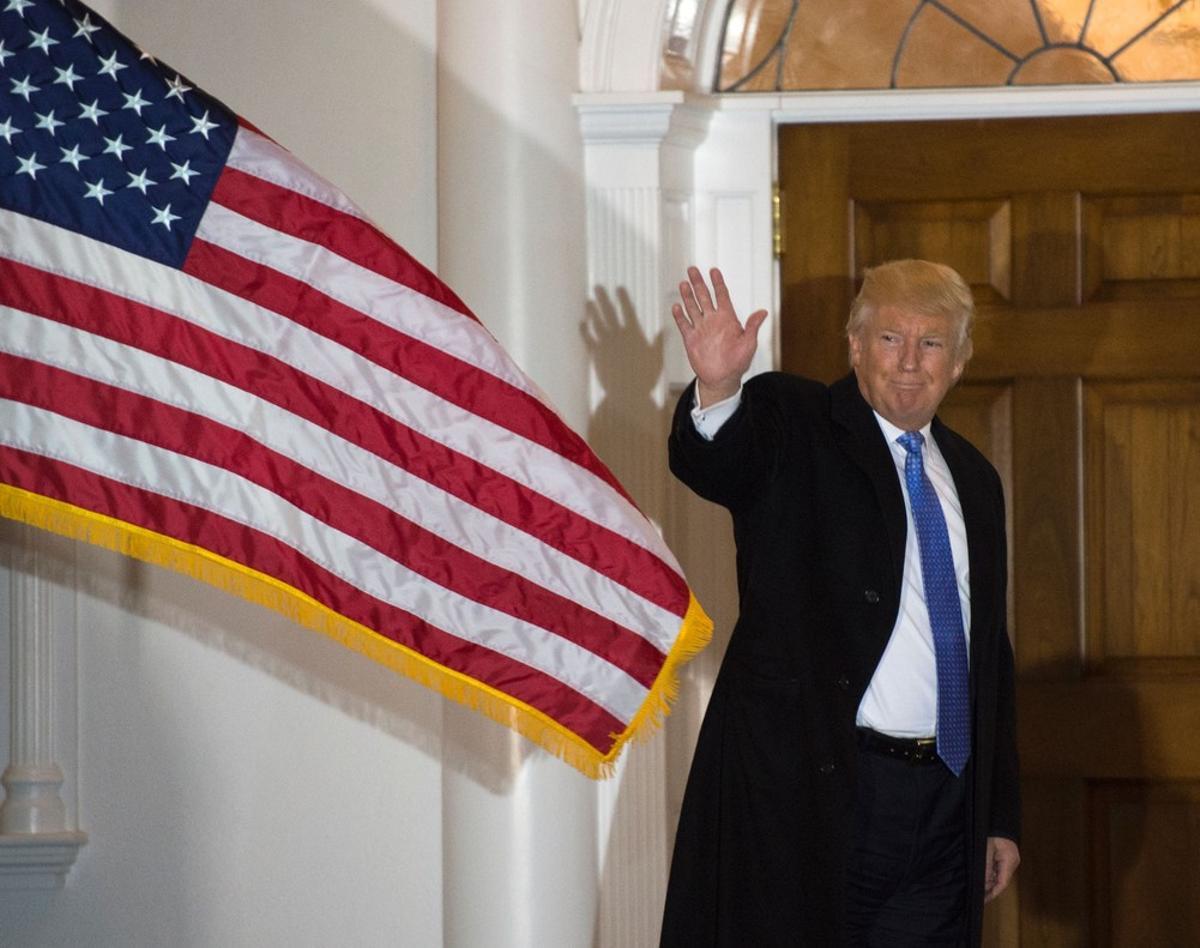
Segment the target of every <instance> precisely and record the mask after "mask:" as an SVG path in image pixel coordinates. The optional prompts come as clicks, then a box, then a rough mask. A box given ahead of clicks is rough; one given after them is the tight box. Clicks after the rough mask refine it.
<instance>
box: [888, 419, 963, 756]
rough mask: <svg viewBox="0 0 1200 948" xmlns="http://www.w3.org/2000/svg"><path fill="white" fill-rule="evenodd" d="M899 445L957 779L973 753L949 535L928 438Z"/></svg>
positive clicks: (943, 739) (940, 744)
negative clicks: (928, 459)
mask: <svg viewBox="0 0 1200 948" xmlns="http://www.w3.org/2000/svg"><path fill="white" fill-rule="evenodd" d="M896 440H897V441H899V442H900V443H901V444H902V445H904V449H905V450H906V451H907V452H908V456H907V457H906V458H905V459H904V482H905V484H906V485H907V486H908V498H909V502H910V503H911V504H912V513H913V522H914V523H915V524H916V525H917V548H918V549H919V550H920V551H921V579H922V581H923V582H924V583H925V605H926V606H927V607H928V609H929V624H930V626H931V627H932V629H933V651H934V656H935V658H936V660H937V752H938V756H939V757H940V758H942V760H943V761H945V763H946V766H947V767H949V768H950V769H951V770H952V771H953V772H954V775H955V776H958V775H960V774H961V773H962V771H963V767H965V766H966V764H967V757H969V756H970V753H971V712H970V702H969V699H968V695H967V688H968V685H967V641H966V636H965V635H964V634H963V620H962V603H961V602H960V601H959V598H958V581H957V579H956V578H955V575H954V556H953V554H952V553H951V552H950V534H949V533H948V532H947V531H946V518H945V517H944V516H943V515H942V505H941V503H940V502H939V501H938V496H937V492H936V491H935V490H934V489H933V484H931V483H930V481H929V478H928V477H927V476H926V475H925V465H924V463H923V461H922V460H921V446H922V445H923V444H924V443H925V438H924V436H923V435H922V434H921V432H919V431H906V432H905V433H904V434H902V435H901V436H900V437H899V438H897V439H896Z"/></svg>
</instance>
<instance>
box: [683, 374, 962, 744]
mask: <svg viewBox="0 0 1200 948" xmlns="http://www.w3.org/2000/svg"><path fill="white" fill-rule="evenodd" d="M741 400H742V392H741V389H738V391H737V393H736V394H735V395H733V396H731V397H730V398H727V399H725V400H724V401H721V402H717V403H715V404H713V405H709V406H707V407H705V408H701V407H699V406H698V405H695V406H693V408H692V413H691V415H692V424H693V425H694V426H695V428H696V431H697V432H698V433H699V434H700V435H701V437H704V438H707V439H709V440H712V438H713V437H715V436H716V433H717V432H718V431H719V430H720V429H721V426H722V425H723V424H725V422H726V421H728V420H729V419H730V418H731V417H732V416H733V413H734V412H735V411H737V408H738V406H739V405H740V404H741ZM874 414H875V420H876V422H878V424H879V428H880V430H881V431H882V432H883V436H884V438H886V439H887V442H888V445H889V446H890V448H891V451H892V460H893V461H894V462H895V464H896V475H897V477H899V479H900V487H901V490H902V492H903V494H904V517H905V522H906V526H907V533H906V539H905V546H904V575H903V578H902V584H901V588H900V612H899V614H898V615H897V617H896V625H895V626H894V627H893V629H892V635H891V638H889V639H888V644H887V647H886V648H885V649H884V651H883V657H882V658H880V660H879V664H878V665H877V666H876V668H875V674H874V675H873V676H872V678H871V681H870V683H869V684H868V686H867V690H866V693H865V694H864V695H863V699H862V701H861V703H860V704H859V706H858V715H857V719H856V720H857V723H858V724H859V725H860V726H862V727H869V728H872V729H873V730H876V731H880V732H882V733H884V734H891V735H893V736H895V737H932V736H934V733H935V731H936V729H937V663H936V660H935V658H934V652H933V629H932V627H931V626H930V623H929V610H928V609H927V608H926V606H925V584H924V581H923V580H922V578H921V554H920V550H919V548H918V546H917V531H916V528H915V526H914V524H913V517H912V501H911V500H910V498H909V496H908V487H907V486H906V485H905V482H904V462H905V458H906V457H907V454H908V452H907V451H906V450H905V448H904V446H903V445H902V444H900V443H899V442H898V441H897V440H896V439H897V438H899V437H900V436H901V435H902V434H904V430H903V429H901V428H897V427H896V426H895V425H893V424H892V423H891V422H890V421H888V420H887V419H886V418H884V417H882V416H881V415H880V414H879V413H878V412H875V413H874ZM921 434H922V435H924V437H925V444H924V447H923V451H924V459H923V460H924V464H925V474H926V475H927V476H928V478H929V480H930V482H931V483H932V484H933V487H934V490H936V491H937V495H938V500H939V501H941V504H942V513H943V514H944V516H945V518H946V529H947V531H948V532H949V534H950V551H951V553H952V555H953V556H954V571H955V575H956V577H957V580H958V599H959V602H960V603H961V605H962V611H963V632H964V634H965V635H966V637H967V643H968V654H969V651H970V649H969V646H970V641H971V639H970V636H971V585H970V572H969V569H968V565H969V563H968V559H967V531H966V524H965V523H964V522H963V516H962V506H961V505H960V504H959V501H958V491H957V490H956V489H955V487H954V479H953V478H952V477H951V475H950V468H949V467H948V466H947V465H946V460H945V458H943V457H942V452H941V451H940V450H939V449H938V446H937V442H936V441H934V439H933V437H932V436H931V435H930V425H926V426H925V427H924V428H922V429H921ZM880 542H883V539H882V537H881V540H880Z"/></svg>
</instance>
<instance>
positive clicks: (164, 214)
mask: <svg viewBox="0 0 1200 948" xmlns="http://www.w3.org/2000/svg"><path fill="white" fill-rule="evenodd" d="M150 210H152V211H154V219H153V220H152V221H150V223H151V224H162V225H163V227H165V228H166V229H167V230H170V229H171V224H172V223H173V222H174V221H177V220H180V217H179V215H178V214H172V213H171V205H170V204H168V205H167V206H166V207H155V206H154V205H151V206H150Z"/></svg>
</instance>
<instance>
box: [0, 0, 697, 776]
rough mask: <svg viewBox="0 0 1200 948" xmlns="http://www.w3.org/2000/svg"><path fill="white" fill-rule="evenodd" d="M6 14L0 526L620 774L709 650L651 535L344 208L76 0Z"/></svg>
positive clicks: (437, 298) (421, 283)
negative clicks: (48, 540)
mask: <svg viewBox="0 0 1200 948" xmlns="http://www.w3.org/2000/svg"><path fill="white" fill-rule="evenodd" d="M0 3H4V4H5V6H4V7H3V9H2V10H0V514H3V515H4V516H7V517H10V518H13V519H19V520H23V521H25V522H28V523H33V524H36V525H38V526H41V527H44V528H46V529H50V530H54V531H56V532H59V533H63V534H66V535H70V536H75V537H78V538H82V539H87V540H89V541H91V542H94V543H98V544H102V545H105V546H108V547H110V548H113V549H118V550H121V551H123V552H125V553H128V554H130V555H133V556H137V557H140V558H142V559H145V560H148V561H151V562H155V563H158V564H161V565H165V566H168V567H172V568H175V569H179V570H182V571H185V572H188V573H190V574H192V575H195V576H198V577H200V578H203V579H205V580H207V581H210V582H213V583H215V584H217V585H219V586H221V587H223V588H225V589H228V590H230V591H233V592H235V593H238V594H240V595H243V596H245V597H247V598H249V599H251V600H254V601H257V602H261V603H264V604H267V605H270V606H272V607H274V608H277V609H279V610H281V611H283V612H285V613H286V614H288V615H290V616H292V617H293V618H295V619H297V620H299V621H301V622H303V623H305V624H307V625H309V626H311V627H313V628H316V629H318V630H320V631H323V632H325V633H327V634H329V635H331V636H333V637H335V638H337V639H339V640H341V641H343V642H345V643H346V644H347V645H350V646H351V647H354V648H358V649H359V650H361V651H363V652H365V653H366V654H368V655H370V656H371V657H372V658H374V659H376V660H377V661H380V662H382V663H384V664H387V665H389V666H390V667H392V668H394V669H396V670H398V671H400V672H403V673H405V674H408V675H410V676H412V677H414V678H416V679H417V680H420V681H422V682H423V683H425V684H427V685H430V686H432V687H436V688H438V689H440V690H441V691H442V692H444V693H445V694H447V695H449V696H451V697H454V698H456V699H458V700H461V701H463V702H465V703H467V704H469V705H472V706H474V707H477V708H479V709H480V710H482V711H484V712H485V713H488V714H490V715H491V716H493V717H495V718H497V719H500V720H503V721H505V722H506V723H508V724H510V725H511V726H513V727H516V728H517V729H518V730H520V731H521V732H522V733H524V734H526V735H528V736H529V737H531V738H533V739H534V740H536V741H538V742H539V743H541V744H542V745H543V746H545V747H547V748H548V749H550V750H551V751H553V752H555V753H557V754H559V755H560V756H562V757H563V758H564V759H566V760H567V761H569V762H570V763H572V764H574V765H575V766H577V767H579V768H580V769H581V770H583V771H584V772H585V773H589V774H592V775H600V774H602V773H604V772H606V771H607V770H608V769H609V765H610V764H611V763H612V761H613V760H614V759H615V757H616V755H617V753H618V752H619V750H620V749H621V746H622V745H623V744H624V742H625V741H626V740H627V739H628V738H630V737H631V736H632V735H633V734H635V733H636V732H637V731H639V730H640V729H641V728H642V726H643V725H644V724H646V723H648V722H653V721H655V720H657V719H658V718H659V716H660V715H661V714H662V713H663V711H664V710H665V701H666V699H667V698H668V697H669V695H670V692H671V689H672V686H673V684H672V683H673V677H674V672H675V666H676V665H677V664H678V662H680V661H681V660H682V659H683V658H685V657H686V656H687V655H688V654H690V653H691V652H694V651H695V650H696V649H698V648H699V647H701V646H702V644H703V641H704V640H705V638H706V637H707V634H708V630H709V623H708V620H707V618H706V617H705V616H704V614H703V612H702V611H701V610H700V609H699V607H698V606H697V604H696V602H695V600H694V598H693V597H692V595H691V593H690V591H689V590H688V587H687V585H686V583H685V581H684V579H683V578H682V576H681V573H680V570H679V567H678V565H677V563H676V562H675V560H674V558H673V557H672V556H671V553H670V552H669V550H668V549H667V548H666V546H665V545H664V543H663V542H662V540H661V538H660V537H659V535H658V533H657V531H656V530H655V528H654V527H653V525H652V524H650V523H649V522H648V521H647V520H646V518H645V517H644V516H643V515H642V514H641V513H640V512H639V511H638V510H637V508H636V507H635V506H634V504H633V503H632V502H631V501H630V499H629V497H628V496H627V495H626V494H625V492H624V491H623V490H622V489H621V487H620V485H619V484H618V483H617V482H616V480H615V479H614V478H613V476H612V475H611V474H610V473H609V471H608V470H607V469H606V468H605V467H604V466H603V464H601V463H600V461H599V460H598V459H597V458H596V457H595V456H594V455H593V454H592V452H591V451H590V450H589V449H588V447H587V445H586V444H585V443H584V442H583V441H582V440H581V439H580V438H579V437H578V436H577V435H576V434H575V433H573V432H572V431H571V430H570V429H569V428H568V427H567V426H566V425H565V424H564V423H563V422H562V420H561V419H560V418H559V417H558V415H557V414H556V413H555V412H554V410H553V409H552V408H551V406H550V405H549V404H548V403H547V402H546V400H545V398H544V397H543V396H542V394H541V393H540V392H539V391H538V390H537V388H536V387H535V386H534V385H533V384H532V383H531V381H530V380H529V379H528V378H527V377H526V376H525V375H524V374H523V373H522V372H521V371H520V370H519V369H518V368H517V367H516V365H515V364H514V363H513V362H512V361H511V360H510V359H509V358H508V357H507V356H506V355H505V353H504V352H503V351H502V350H501V349H500V347H499V346H498V345H497V344H496V342H495V340H494V339H493V337H492V336H491V335H490V334H489V333H488V332H487V330H486V329H485V328H484V327H483V326H482V325H481V324H480V322H479V321H478V320H477V319H476V318H475V317H474V316H473V315H472V314H471V313H470V312H469V311H468V310H467V308H466V307H465V306H464V305H463V303H462V302H461V301H460V300H459V299H458V298H457V297H456V296H455V295H454V293H452V292H451V291H450V290H449V289H448V288H447V287H446V286H444V285H443V284H442V283H441V282H439V281H438V279H437V278H436V277H435V276H433V275H432V274H431V273H430V272H429V271H427V270H426V269H425V268H423V267H422V266H421V265H420V264H419V263H417V262H416V261H415V260H414V259H413V258H412V257H410V256H409V255H408V254H407V253H405V251H404V250H403V249H401V248H400V247H399V246H397V245H396V244H395V243H394V242H392V241H391V240H390V239H388V238H387V237H386V236H385V235H384V234H383V233H382V232H381V231H380V230H379V229H378V228H377V227H375V226H374V225H373V224H372V223H371V222H370V221H369V220H368V219H367V218H366V217H365V215H364V214H363V213H362V212H361V211H359V210H358V209H357V208H356V207H355V206H354V204H353V203H352V202H351V201H350V200H348V199H347V198H346V197H345V196H344V195H343V194H341V193H340V192H339V191H338V190H337V189H335V188H334V187H332V186H331V185H330V184H328V183H327V182H326V181H324V180H323V179H321V178H320V177H319V176H317V175H316V174H314V173H313V172H312V171H310V170H309V169H307V168H306V167H305V166H304V165H303V164H301V163H300V162H299V161H297V160H296V158H294V157H293V156H292V155H291V154H289V153H288V152H287V151H286V150H284V149H283V148H281V147H280V146H279V145H277V144H275V143H274V142H273V141H271V140H270V139H269V138H267V137H266V136H264V135H263V134H261V133H260V132H258V131H256V130H255V129H254V128H253V127H252V126H250V125H249V124H248V123H246V122H245V121H244V120H241V119H239V118H238V117H237V116H236V115H234V114H233V113H231V112H230V111H229V110H228V109H227V108H225V107H224V106H223V105H222V104H221V103H220V102H218V101H216V100H215V99H213V98H212V97H210V96H208V95H206V94H205V93H204V92H202V91H201V90H200V89H198V88H197V87H196V86H195V84H194V83H192V82H191V81H190V80H189V79H187V78H186V77H184V76H181V75H179V74H178V73H176V72H175V71H173V70H171V69H170V68H168V67H166V66H165V65H164V64H162V63H160V62H157V61H156V60H155V59H154V58H153V57H151V56H148V55H146V54H144V53H142V52H141V51H140V50H139V49H137V48H136V47H135V46H133V45H132V44H131V43H130V42H129V41H128V40H126V39H125V38H124V37H123V36H121V35H120V34H119V33H117V32H116V31H115V30H114V29H113V28H112V27H111V26H110V25H109V24H108V23H107V22H105V21H104V20H103V19H102V18H101V17H99V16H98V15H97V14H96V13H94V12H92V11H90V10H88V9H87V8H86V7H84V6H82V5H80V4H77V3H75V2H73V0H62V2H59V0H0Z"/></svg>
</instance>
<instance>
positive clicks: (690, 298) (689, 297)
mask: <svg viewBox="0 0 1200 948" xmlns="http://www.w3.org/2000/svg"><path fill="white" fill-rule="evenodd" d="M679 298H680V299H681V300H682V301H683V308H684V310H686V311H687V315H688V319H690V320H691V321H692V324H693V325H695V323H696V321H697V320H699V319H700V317H701V315H702V313H701V312H700V304H699V303H698V302H696V294H695V292H693V290H692V284H690V283H688V282H687V281H686V280H684V281H683V282H682V283H680V284H679Z"/></svg>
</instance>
